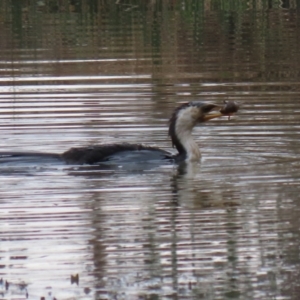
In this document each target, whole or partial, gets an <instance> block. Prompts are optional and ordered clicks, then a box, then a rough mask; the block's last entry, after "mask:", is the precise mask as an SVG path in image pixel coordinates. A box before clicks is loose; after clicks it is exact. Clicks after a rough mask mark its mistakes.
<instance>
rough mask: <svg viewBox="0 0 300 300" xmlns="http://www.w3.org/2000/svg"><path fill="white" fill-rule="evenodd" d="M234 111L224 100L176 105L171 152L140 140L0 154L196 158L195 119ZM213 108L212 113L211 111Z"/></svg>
mask: <svg viewBox="0 0 300 300" xmlns="http://www.w3.org/2000/svg"><path fill="white" fill-rule="evenodd" d="M237 111H238V105H237V104H236V103H235V102H225V105H224V106H223V107H220V106H218V105H216V104H211V103H204V102H197V101H193V102H189V103H185V104H182V105H180V106H179V107H177V108H176V109H175V111H174V113H173V114H172V116H171V118H170V123H169V136H170V138H171V140H172V145H173V147H175V148H176V149H177V151H178V153H177V154H175V155H174V154H171V153H169V152H167V151H165V150H163V149H159V148H156V147H150V146H145V145H140V144H126V143H123V144H104V145H101V144H100V145H95V146H88V147H78V148H77V147H76V148H71V149H69V150H68V151H66V152H64V153H62V154H52V153H30V152H27V153H26V152H25V153H23V152H2V153H0V157H1V158H3V157H4V158H7V157H9V158H10V157H30V156H31V157H33V156H34V157H46V158H56V159H59V160H61V161H64V162H65V163H67V164H100V163H104V162H111V161H112V162H113V161H116V162H118V161H120V160H122V161H124V160H125V161H126V160H128V161H132V160H137V161H138V162H146V161H153V160H164V161H166V160H168V161H170V162H175V163H180V162H184V161H185V162H197V161H199V160H200V157H201V154H200V150H199V147H198V145H197V144H196V142H195V141H194V140H193V138H192V130H193V128H194V127H195V126H196V125H197V124H198V123H203V122H205V121H208V120H210V119H213V118H217V117H221V116H230V115H232V114H234V113H235V112H237ZM212 112H214V113H212Z"/></svg>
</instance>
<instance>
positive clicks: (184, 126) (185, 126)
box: [175, 107, 201, 162]
mask: <svg viewBox="0 0 300 300" xmlns="http://www.w3.org/2000/svg"><path fill="white" fill-rule="evenodd" d="M198 114H199V110H198V108H195V107H189V108H188V109H185V110H183V111H181V112H179V114H178V116H177V122H176V128H175V131H176V135H177V137H178V140H179V141H180V143H181V144H182V146H183V147H184V149H185V150H186V153H187V158H186V161H188V162H198V161H199V160H200V158H201V153H200V150H199V147H198V145H197V144H196V143H195V141H194V140H193V137H192V130H193V128H194V127H195V125H196V124H197V116H198Z"/></svg>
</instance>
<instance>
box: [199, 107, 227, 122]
mask: <svg viewBox="0 0 300 300" xmlns="http://www.w3.org/2000/svg"><path fill="white" fill-rule="evenodd" d="M221 108H222V107H221V106H219V105H214V107H213V108H212V109H211V111H210V112H209V113H208V114H206V115H205V116H204V122H206V121H209V120H211V119H215V118H219V117H222V116H224V115H223V114H222V113H220V109H221ZM212 111H214V112H212Z"/></svg>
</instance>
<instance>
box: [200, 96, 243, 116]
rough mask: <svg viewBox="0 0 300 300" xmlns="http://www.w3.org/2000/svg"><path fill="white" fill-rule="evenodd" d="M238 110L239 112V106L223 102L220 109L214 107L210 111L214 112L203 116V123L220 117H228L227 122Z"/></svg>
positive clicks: (232, 102)
mask: <svg viewBox="0 0 300 300" xmlns="http://www.w3.org/2000/svg"><path fill="white" fill-rule="evenodd" d="M238 110H239V105H238V104H237V103H236V102H234V101H224V105H223V106H222V107H221V106H218V105H214V107H213V108H212V109H211V110H210V111H214V112H211V113H209V114H206V115H205V116H204V121H208V120H211V119H215V118H219V117H222V116H228V120H230V116H232V115H233V114H235V113H236V112H237V111H238ZM215 111H217V112H215Z"/></svg>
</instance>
